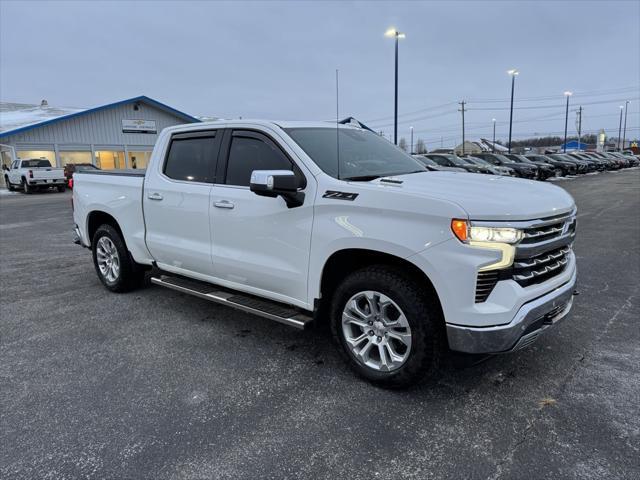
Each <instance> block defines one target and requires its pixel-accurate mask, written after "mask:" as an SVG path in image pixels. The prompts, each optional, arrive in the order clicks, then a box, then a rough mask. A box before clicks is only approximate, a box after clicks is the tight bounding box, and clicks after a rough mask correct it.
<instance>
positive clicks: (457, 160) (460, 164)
mask: <svg viewBox="0 0 640 480" xmlns="http://www.w3.org/2000/svg"><path fill="white" fill-rule="evenodd" d="M443 157H445V158H447V159H448V160H449V161H450V162H451V163H453V164H454V165H455V166H457V167H464V166H465V164H466V162H465V161H464V160H462V159H461V158H460V157H458V156H457V155H452V154H444V155H443Z"/></svg>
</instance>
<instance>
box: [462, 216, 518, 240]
mask: <svg viewBox="0 0 640 480" xmlns="http://www.w3.org/2000/svg"><path fill="white" fill-rule="evenodd" d="M451 230H452V231H453V233H454V235H455V236H456V238H457V239H458V240H460V241H461V242H464V243H469V242H488V243H509V244H513V243H518V242H519V241H520V240H522V237H523V233H522V230H518V229H517V228H510V227H477V226H474V225H472V224H469V222H467V221H466V220H460V219H456V218H454V219H453V220H451Z"/></svg>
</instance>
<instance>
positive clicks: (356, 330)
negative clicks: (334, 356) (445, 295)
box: [331, 266, 445, 388]
mask: <svg viewBox="0 0 640 480" xmlns="http://www.w3.org/2000/svg"><path fill="white" fill-rule="evenodd" d="M331 330H332V334H333V337H334V339H335V341H336V342H337V343H338V345H339V346H340V351H341V353H342V354H343V356H344V357H345V359H346V360H347V362H348V364H349V365H350V366H351V368H352V369H353V370H354V371H355V372H356V373H358V374H359V375H360V376H362V377H364V378H366V379H367V380H369V381H371V382H373V383H375V384H378V385H380V386H384V387H388V388H404V387H408V386H411V385H413V384H415V383H418V382H419V381H422V380H424V379H426V378H429V377H432V376H434V375H435V374H436V373H437V371H438V367H439V366H440V363H441V359H442V356H443V354H444V352H445V347H444V345H445V342H444V330H443V323H442V316H441V313H440V307H439V305H438V303H437V301H436V299H435V298H433V296H432V295H431V294H429V293H426V292H425V288H423V286H422V285H418V283H417V282H416V281H415V280H413V279H411V278H409V277H407V276H405V275H404V274H403V273H402V272H400V271H399V270H396V269H394V268H391V267H387V266H374V267H368V268H365V269H362V270H359V271H357V272H354V273H352V274H350V275H349V276H348V277H347V278H345V279H344V281H343V282H342V283H341V284H340V286H339V287H338V288H337V290H336V292H335V294H334V297H333V301H332V308H331Z"/></svg>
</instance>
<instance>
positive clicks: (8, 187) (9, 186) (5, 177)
mask: <svg viewBox="0 0 640 480" xmlns="http://www.w3.org/2000/svg"><path fill="white" fill-rule="evenodd" d="M4 183H5V185H6V186H7V190H9V191H10V192H13V191H14V190H15V188H13V185H11V182H10V181H9V177H8V176H7V175H5V176H4Z"/></svg>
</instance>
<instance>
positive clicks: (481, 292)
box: [476, 270, 500, 303]
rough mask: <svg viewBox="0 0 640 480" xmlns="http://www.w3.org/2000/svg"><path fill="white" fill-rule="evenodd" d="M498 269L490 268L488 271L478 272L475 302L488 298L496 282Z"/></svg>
mask: <svg viewBox="0 0 640 480" xmlns="http://www.w3.org/2000/svg"><path fill="white" fill-rule="evenodd" d="M499 276H500V271H498V270H491V271H488V272H479V273H478V278H477V280H476V303H482V302H484V301H486V300H487V298H489V295H491V292H492V291H493V287H495V286H496V283H498V278H499Z"/></svg>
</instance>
